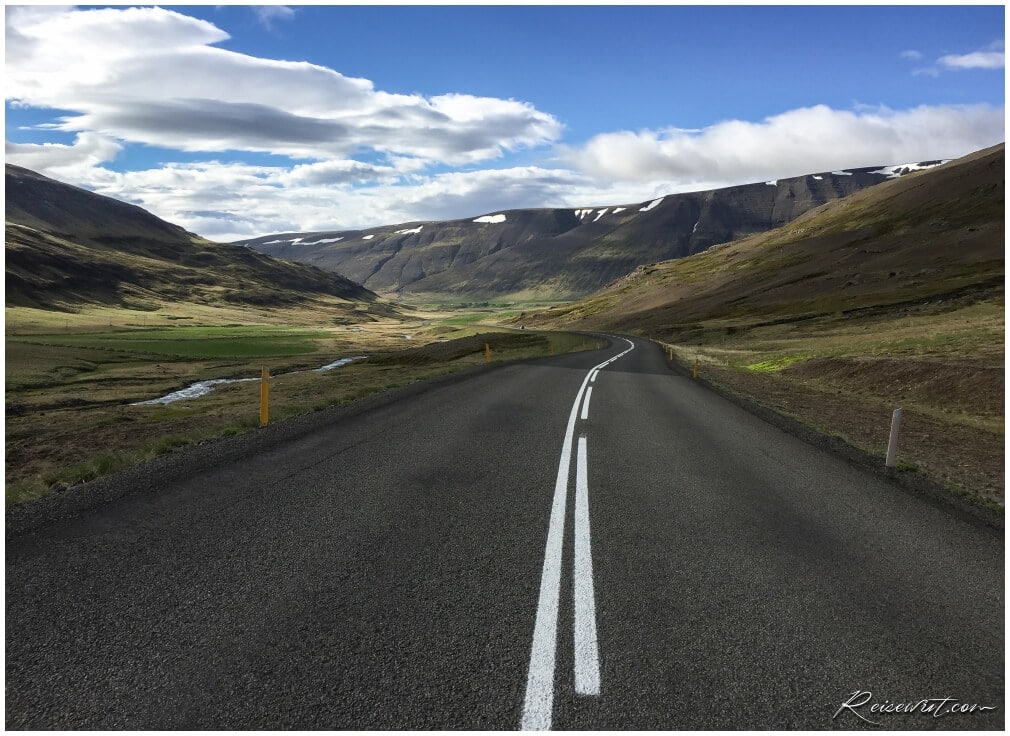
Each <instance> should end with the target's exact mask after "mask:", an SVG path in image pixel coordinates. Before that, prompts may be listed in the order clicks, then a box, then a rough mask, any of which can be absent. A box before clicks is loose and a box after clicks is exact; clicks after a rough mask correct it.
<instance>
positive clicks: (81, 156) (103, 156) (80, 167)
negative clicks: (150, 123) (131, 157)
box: [4, 133, 123, 177]
mask: <svg viewBox="0 0 1010 736" xmlns="http://www.w3.org/2000/svg"><path fill="white" fill-rule="evenodd" d="M4 149H5V151H4V153H5V156H6V160H7V163H12V164H15V165H17V166H23V167H24V168H26V169H32V170H33V171H49V172H51V173H54V174H63V175H69V176H72V177H73V176H74V174H75V172H80V173H81V174H85V175H86V173H87V172H89V171H91V169H92V168H93V167H95V166H97V165H98V164H101V163H105V162H106V161H111V160H113V159H114V158H115V157H116V155H117V154H118V153H119V152H120V151H121V150H122V149H123V147H122V146H121V145H120V144H119V143H117V142H116V141H114V140H111V139H109V138H106V137H104V136H101V135H98V134H96V133H81V134H79V135H78V136H77V137H76V139H75V140H74V142H73V143H72V144H70V145H67V144H63V143H11V142H10V141H5V145H4Z"/></svg>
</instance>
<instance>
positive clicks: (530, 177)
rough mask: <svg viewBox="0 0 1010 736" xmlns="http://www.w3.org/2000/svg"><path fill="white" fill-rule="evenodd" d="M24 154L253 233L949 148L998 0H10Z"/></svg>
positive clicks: (991, 85)
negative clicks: (851, 0) (473, 0)
mask: <svg viewBox="0 0 1010 736" xmlns="http://www.w3.org/2000/svg"><path fill="white" fill-rule="evenodd" d="M5 20H6V38H5V43H6V45H5V51H6V61H5V70H4V73H5V80H4V92H5V122H6V126H5V130H6V133H5V135H6V146H5V148H6V161H7V163H13V164H17V165H20V166H24V167H27V168H29V169H32V170H34V171H38V172H40V173H42V174H45V175H47V176H51V177H53V178H56V179H59V180H61V181H65V182H67V183H70V184H74V185H77V186H82V187H85V188H87V189H90V190H92V191H96V192H98V193H100V194H105V195H108V196H111V197H115V198H117V199H121V200H124V201H127V202H131V203H134V204H138V205H140V206H142V207H144V208H146V209H148V210H149V211H151V212H153V213H154V214H156V215H158V216H159V217H162V218H164V219H166V220H169V221H170V222H173V223H176V224H178V225H181V226H183V227H185V228H186V229H188V230H191V231H193V232H196V233H199V234H200V235H202V236H204V237H207V238H210V239H212V240H218V241H222V242H227V241H231V240H238V239H242V238H251V237H256V236H260V235H268V234H273V233H281V232H294V231H318V230H342V229H363V228H367V227H375V226H380V225H389V224H399V223H407V222H412V221H426V220H444V219H457V218H468V217H477V216H480V215H484V214H492V213H494V212H496V211H500V210H505V209H513V208H522V207H573V208H578V207H590V206H605V205H611V206H612V205H619V204H633V203H637V202H645V201H647V200H652V199H654V198H656V197H659V196H662V195H665V194H673V193H677V192H686V191H699V190H704V189H712V188H717V187H722V186H731V185H734V184H743V183H750V182H757V181H766V180H771V179H779V178H786V177H789V176H800V175H803V174H809V173H817V172H823V171H831V170H835V169H841V168H854V167H861V166H876V165H892V164H900V163H909V162H915V161H923V160H932V159H949V158H956V157H958V156H962V155H965V154H968V153H971V152H973V151H976V150H979V149H981V148H985V147H988V146H991V145H994V144H996V143H999V142H1001V141H1003V140H1004V139H1005V119H1004V88H1005V84H1004V73H1005V72H1004V35H1005V9H1004V7H1003V6H1002V5H989V6H909V5H904V6H903V5H898V6H869V5H861V6H847V7H837V6H759V5H754V6H739V5H737V6H710V5H706V6H681V5H645V6H634V7H625V6H591V5H590V6H587V5H561V6H538V5H505V6H479V5H478V6H452V5H449V6H416V5H408V6H402V5H401V6H395V7H394V6H379V5H365V6H340V5H335V6H334V5H329V6H322V5H307V6H282V5H269V6H268V5H257V6H238V5H202V6H201V5H192V6H135V7H132V6H126V5H117V6H77V7H68V6H49V5H45V6H43V5H30V6H11V5H7V6H5Z"/></svg>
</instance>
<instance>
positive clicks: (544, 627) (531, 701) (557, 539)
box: [522, 338, 635, 731]
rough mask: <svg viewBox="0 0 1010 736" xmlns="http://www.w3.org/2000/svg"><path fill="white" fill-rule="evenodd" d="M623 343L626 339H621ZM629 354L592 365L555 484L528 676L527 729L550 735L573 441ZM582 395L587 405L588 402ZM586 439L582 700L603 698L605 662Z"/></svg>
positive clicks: (578, 652) (581, 527) (580, 520)
mask: <svg viewBox="0 0 1010 736" xmlns="http://www.w3.org/2000/svg"><path fill="white" fill-rule="evenodd" d="M622 339H623V338H622ZM625 342H627V343H628V349H627V350H625V351H624V352H622V353H619V354H617V355H615V356H614V357H613V358H610V359H609V360H605V361H604V362H602V363H600V364H599V365H596V366H593V368H591V369H590V370H589V372H588V373H587V374H586V377H585V379H583V381H582V386H580V387H579V393H578V394H576V396H575V402H574V403H573V404H572V411H571V413H570V414H569V416H568V428H567V429H566V430H565V441H564V444H563V445H562V446H561V462H560V463H559V464H558V477H557V481H556V482H555V484H554V502H553V504H552V506H551V521H550V526H549V527H548V531H547V546H546V549H545V550H544V567H543V572H542V574H541V576H540V600H539V603H538V604H537V619H536V624H535V626H534V628H533V647H532V650H531V651H530V667H529V673H528V674H527V677H526V699H525V700H524V701H523V717H522V729H523V730H524V731H532V730H548V729H550V727H551V717H552V715H553V711H554V659H555V653H556V651H557V635H558V598H559V596H560V592H561V552H562V543H563V541H564V537H565V508H566V505H567V503H568V477H569V471H570V469H571V464H572V440H573V437H574V434H575V422H576V420H577V418H578V414H579V404H580V403H582V419H586V418H587V417H588V414H589V398H590V396H591V392H592V388H589V389H588V391H587V386H588V385H589V383H590V382H592V381H595V380H596V374H597V373H598V372H599V371H601V370H603V369H604V368H606V367H607V366H608V365H610V364H611V363H613V362H614V361H615V360H618V359H619V358H622V357H623V356H625V355H627V354H628V353H630V352H631V351H632V350H634V349H635V345H634V343H632V342H631V340H625ZM583 394H585V402H584V403H583ZM586 455H587V451H586V438H585V437H580V438H579V447H578V455H577V458H576V460H577V462H576V474H575V565H574V603H575V606H574V607H575V624H574V626H575V628H574V639H575V692H576V693H578V694H579V695H599V694H600V658H599V647H598V644H597V638H596V604H595V597H594V592H593V558H592V552H591V548H590V542H589V480H588V474H587V472H586V465H587V463H586Z"/></svg>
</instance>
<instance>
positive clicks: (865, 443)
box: [659, 299, 1005, 510]
mask: <svg viewBox="0 0 1010 736" xmlns="http://www.w3.org/2000/svg"><path fill="white" fill-rule="evenodd" d="M1003 335H1004V311H1003V302H1002V300H985V301H980V302H974V301H971V300H970V299H964V300H961V301H960V302H958V301H954V302H950V301H948V302H945V303H936V302H934V303H927V304H922V305H919V306H918V307H915V308H909V309H906V310H904V311H903V312H901V313H900V314H897V315H896V314H894V313H891V312H888V313H880V314H876V315H875V314H872V313H870V314H866V315H863V316H860V317H858V318H854V317H852V316H851V315H849V316H845V317H842V316H840V315H839V316H829V317H824V318H821V319H816V320H805V321H803V322H795V323H784V324H777V325H766V326H761V327H751V328H746V327H743V328H741V327H740V326H739V325H738V326H737V327H736V328H734V329H732V330H729V331H727V329H726V326H725V325H720V324H717V323H716V322H714V321H713V322H708V323H704V324H701V325H699V324H695V325H693V326H692V328H691V332H690V335H689V337H688V335H686V334H681V335H680V337H681V338H682V339H677V338H678V335H676V334H671V335H669V336H666V337H664V338H663V339H660V340H659V342H660V343H661V344H662V345H665V346H668V347H670V348H672V349H673V352H674V356H675V358H676V359H677V360H678V361H679V362H680V363H681V364H682V365H684V366H685V367H690V366H692V365H693V363H694V361H695V360H697V361H698V363H699V375H700V376H702V377H704V378H706V379H707V380H709V381H711V382H712V383H714V384H717V385H719V386H720V387H721V388H723V389H725V390H728V391H731V392H734V393H737V394H739V395H742V396H744V397H746V398H748V399H750V400H752V401H754V402H756V403H758V404H761V405H763V406H765V407H767V408H770V409H773V410H774V411H777V412H778V413H780V414H784V415H786V416H789V417H791V418H793V419H795V420H798V421H800V422H801V423H803V424H804V425H806V426H808V427H810V428H812V429H814V430H816V431H818V432H820V433H822V434H826V435H829V436H834V437H838V438H841V439H843V440H845V441H846V442H847V443H849V444H850V445H852V446H854V447H856V448H858V449H861V450H863V451H864V452H867V453H869V454H871V455H873V456H876V457H879V458H880V462H881V465H882V464H883V458H884V456H885V454H886V448H887V441H888V435H889V430H890V418H891V413H892V412H893V410H894V409H895V408H898V407H901V408H902V409H903V413H904V418H903V423H902V429H901V433H900V442H899V447H898V460H899V464H898V470H899V471H904V472H920V473H923V474H925V475H926V476H927V477H929V478H931V479H933V480H934V481H937V482H939V483H941V484H943V485H944V486H945V487H947V489H948V490H950V491H951V492H952V493H955V494H957V495H959V496H963V497H966V498H969V499H970V500H972V501H973V502H975V503H978V504H980V505H983V506H986V507H988V508H993V509H1000V510H1001V509H1002V508H1003V501H1004V493H1005V472H1004V471H1005V467H1004V458H1005V451H1004V414H1003V408H1004V339H1003ZM684 337H688V339H683V338H684Z"/></svg>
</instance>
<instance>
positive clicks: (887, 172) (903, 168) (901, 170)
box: [870, 159, 949, 179]
mask: <svg viewBox="0 0 1010 736" xmlns="http://www.w3.org/2000/svg"><path fill="white" fill-rule="evenodd" d="M948 160H949V159H948ZM940 163H941V164H942V163H946V161H941V162H940ZM935 166H939V164H929V165H927V166H923V165H922V164H898V165H897V166H885V167H884V168H882V169H877V170H876V171H871V172H870V173H871V174H880V175H881V176H886V177H887V178H888V179H897V178H898V177H899V176H903V175H904V174H908V173H911V172H913V171H925V170H926V169H932V168H933V167H935Z"/></svg>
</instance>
